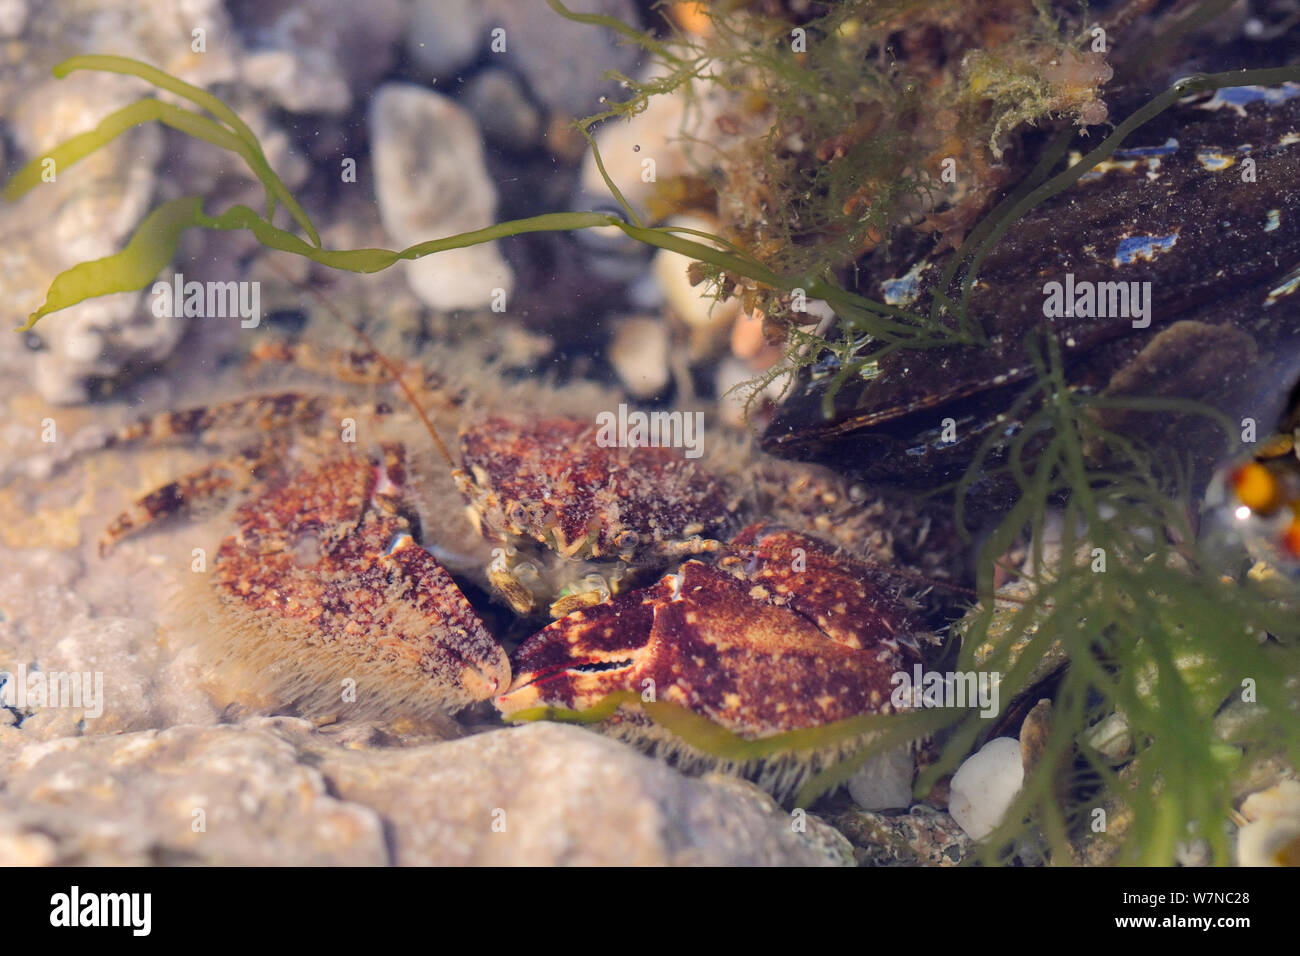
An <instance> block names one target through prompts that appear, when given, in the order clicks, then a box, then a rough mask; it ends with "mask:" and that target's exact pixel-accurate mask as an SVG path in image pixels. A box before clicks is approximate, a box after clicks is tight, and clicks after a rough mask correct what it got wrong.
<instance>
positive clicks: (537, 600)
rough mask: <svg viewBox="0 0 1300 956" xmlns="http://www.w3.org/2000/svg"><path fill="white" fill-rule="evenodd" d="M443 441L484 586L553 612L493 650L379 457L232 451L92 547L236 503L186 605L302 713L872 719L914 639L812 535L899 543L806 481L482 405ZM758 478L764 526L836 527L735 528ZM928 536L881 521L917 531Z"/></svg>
mask: <svg viewBox="0 0 1300 956" xmlns="http://www.w3.org/2000/svg"><path fill="white" fill-rule="evenodd" d="M322 402H325V400H324V399H320V398H309V397H307V396H303V395H298V396H289V395H280V396H274V397H263V398H257V399H247V400H243V401H242V402H235V403H231V405H230V406H229V407H227V408H226V409H224V410H214V409H206V410H194V411H189V412H171V413H166V414H165V415H163V416H159V417H158V418H155V419H153V420H152V422H151V423H149V424H143V423H142V424H137V425H135V426H132V428H130V429H128V430H127V431H125V432H123V433H122V440H127V439H135V440H140V439H142V438H147V437H150V436H152V437H158V436H164V435H166V436H173V435H176V434H180V433H183V432H185V431H189V432H198V431H201V430H202V429H204V428H206V427H209V426H211V425H212V423H213V422H214V421H218V420H224V421H233V420H240V421H244V422H249V421H255V422H257V423H258V425H259V427H263V428H264V427H266V426H267V424H268V422H272V423H274V424H275V425H277V426H283V427H288V425H289V424H291V423H296V425H295V427H301V424H302V422H303V421H305V420H311V419H312V418H313V417H315V416H318V415H319V414H321V409H322V407H323V406H322ZM326 404H328V403H326ZM375 411H376V412H377V414H379V415H380V416H383V415H387V414H390V413H391V410H390V409H389V408H388V407H387V406H384V405H377V406H376V408H375ZM110 444H111V442H110ZM310 444H311V443H310V442H308V443H306V445H307V446H309V445H310ZM460 445H461V462H460V463H459V466H458V467H457V468H456V470H455V472H454V475H453V479H454V482H455V485H456V487H457V488H458V490H459V491H460V493H461V495H463V498H464V501H465V504H466V506H467V508H468V510H469V512H470V514H471V516H472V519H473V524H474V525H475V526H476V527H477V528H478V529H479V531H480V532H481V533H482V535H483V536H484V537H485V538H486V539H487V540H488V544H489V545H491V546H494V556H493V559H492V562H491V563H490V564H489V566H488V568H487V570H486V573H485V578H486V581H487V583H488V584H489V585H491V586H492V587H493V588H494V589H495V590H496V591H497V592H498V594H499V596H500V597H501V598H502V600H503V602H504V603H506V604H508V605H509V606H510V607H511V608H512V610H513V612H514V613H515V614H518V615H521V616H522V620H523V621H528V620H533V619H534V618H533V615H534V612H535V610H536V609H537V608H539V607H545V606H547V598H548V597H551V598H555V599H554V600H552V601H550V602H549V607H550V611H551V614H552V616H553V617H554V618H556V619H555V620H554V621H553V622H552V623H551V624H549V625H547V626H544V627H542V628H541V629H540V630H537V631H536V633H533V634H532V636H530V637H527V638H526V639H525V640H523V641H522V643H520V644H519V645H518V647H517V648H516V650H515V652H514V654H513V657H512V658H511V657H508V656H507V652H506V650H505V648H504V647H503V646H502V643H501V642H499V641H498V640H497V639H496V638H495V637H493V635H492V634H491V633H490V631H489V629H488V627H487V625H485V623H484V619H483V614H482V607H481V605H480V606H478V607H476V605H475V604H474V603H473V602H472V601H471V600H470V598H469V597H467V595H466V592H465V590H464V589H463V588H462V586H461V584H459V583H458V581H457V579H456V578H454V577H453V576H452V575H451V574H450V573H449V572H448V571H447V570H446V568H445V567H444V566H443V564H442V563H441V562H440V561H439V559H438V558H437V557H435V554H441V553H443V552H444V551H445V550H446V549H447V548H449V547H452V546H454V544H455V543H449V542H446V541H440V540H439V537H440V531H441V529H440V528H439V527H438V526H436V525H437V523H438V515H437V514H433V515H430V514H429V513H428V512H427V511H426V512H425V516H424V518H423V519H422V518H421V511H420V509H419V508H418V507H416V506H415V504H414V500H413V499H414V498H415V497H416V496H418V493H419V488H418V487H417V485H418V482H417V481H415V480H414V479H413V476H412V471H411V469H410V468H409V467H408V457H409V450H408V448H407V447H406V446H405V445H403V444H401V443H386V442H385V443H380V444H378V445H376V446H374V447H372V448H371V449H370V450H369V453H368V454H364V453H361V452H353V451H348V452H340V451H339V447H338V444H337V442H332V443H330V445H329V446H327V449H328V450H321V449H320V448H314V449H313V450H312V452H311V453H310V454H309V453H306V452H303V451H294V452H293V453H289V454H285V453H283V451H280V450H274V449H275V446H274V444H272V443H269V442H265V441H263V442H258V443H254V444H253V445H251V446H249V447H247V448H245V449H244V450H243V451H241V452H240V453H239V454H237V455H236V456H235V457H234V458H233V459H228V460H226V461H224V462H222V463H219V464H217V465H213V466H209V467H207V468H205V469H202V470H201V471H199V472H196V473H195V474H193V475H190V476H187V477H185V478H182V479H178V480H177V481H174V482H171V483H169V484H168V485H166V486H164V487H163V488H161V489H158V490H156V491H154V492H152V493H151V494H149V495H146V496H144V497H143V498H141V499H140V500H139V501H138V502H137V503H136V505H135V506H134V507H133V508H132V509H130V510H129V511H127V512H125V513H124V514H123V515H122V516H120V517H119V518H118V519H116V520H115V521H114V522H113V523H112V525H111V526H110V528H109V530H108V532H107V534H106V536H105V547H106V548H111V547H112V546H114V545H115V544H116V543H117V542H118V541H120V540H121V539H122V538H124V537H126V536H128V535H131V534H133V533H135V532H137V531H139V530H141V529H143V528H144V527H147V526H148V525H150V524H152V523H153V522H155V521H157V520H159V519H161V518H164V517H166V516H168V515H171V514H175V513H177V512H180V511H183V510H186V509H187V508H189V507H191V506H192V505H193V504H194V503H195V500H196V499H197V498H202V497H205V496H210V495H218V496H220V495H224V494H227V493H230V492H233V491H239V492H241V493H244V494H246V495H247V498H246V500H245V501H244V503H243V504H241V505H239V506H238V507H237V508H235V510H234V511H233V530H231V531H230V532H229V533H228V534H226V535H225V537H224V539H223V540H222V542H221V544H220V547H219V548H218V550H217V555H216V559H215V562H214V567H213V569H212V573H211V574H210V575H208V576H206V577H204V578H202V580H201V581H200V583H199V584H198V585H197V590H198V591H199V592H200V596H199V597H197V598H192V599H191V600H192V602H197V606H199V607H201V609H202V611H203V612H204V613H206V614H207V615H208V618H207V619H208V620H209V621H211V622H212V624H213V625H214V627H213V628H212V631H211V640H210V642H209V643H210V644H211V645H212V651H213V655H214V656H215V657H216V658H217V659H218V660H217V662H216V663H217V664H218V665H219V666H218V670H220V669H221V668H223V667H224V668H226V669H227V670H234V671H237V672H239V674H240V675H242V676H241V678H240V679H239V680H237V681H235V682H234V683H235V684H237V685H239V686H241V687H252V688H255V689H256V693H254V694H252V695H251V697H252V703H253V704H254V705H255V706H258V707H260V708H263V709H273V710H274V709H290V710H294V711H297V712H299V713H304V714H311V715H315V716H318V717H322V718H345V717H360V718H365V719H381V720H394V719H408V718H412V717H419V716H421V715H428V714H430V713H445V712H446V711H455V710H457V709H459V708H462V707H464V706H466V705H468V704H471V703H474V702H477V701H489V700H491V701H493V702H494V703H495V705H496V707H497V709H498V710H499V711H500V712H501V713H503V714H506V715H511V714H517V713H518V712H519V711H521V710H523V709H526V708H528V707H530V706H536V705H550V706H556V707H563V708H567V709H571V710H579V711H581V710H584V709H587V708H589V707H590V706H591V705H593V704H594V703H596V702H598V701H600V700H601V699H603V698H605V697H607V696H608V695H609V694H611V693H612V692H615V691H619V690H626V689H635V690H636V691H637V693H638V694H640V693H643V692H644V691H645V690H646V688H647V687H648V686H653V687H654V691H653V692H652V694H651V697H649V698H646V699H655V700H662V701H667V702H670V703H672V704H675V705H677V706H679V707H681V708H685V709H686V710H688V711H690V712H692V713H693V714H696V715H699V716H701V717H704V718H706V719H707V720H709V721H711V722H713V723H714V724H717V725H720V726H721V727H723V728H725V729H726V730H727V731H729V732H731V733H733V734H735V735H738V736H740V737H744V738H747V739H757V738H762V737H767V736H771V735H774V734H780V733H783V732H786V731H790V730H797V729H805V728H811V727H818V726H822V725H825V724H829V723H834V722H837V721H840V720H844V719H846V718H849V717H854V716H858V715H862V714H870V713H885V712H889V711H890V709H891V704H890V696H891V689H892V685H891V675H892V674H894V673H895V672H898V671H900V670H904V669H908V668H910V667H911V666H912V664H913V663H914V662H915V661H917V660H919V659H920V658H919V650H918V641H919V640H922V639H924V637H925V636H926V635H925V627H924V625H923V623H922V622H921V619H920V616H919V615H918V613H917V609H916V605H915V603H914V602H912V601H911V600H910V599H909V598H908V597H907V596H905V595H904V591H905V590H906V589H907V584H906V583H904V582H902V581H900V580H898V579H897V578H894V577H892V576H891V574H890V572H888V571H885V570H882V569H880V568H879V567H875V566H873V565H871V564H870V563H869V560H868V559H865V557H864V556H855V555H852V554H850V553H849V552H848V551H846V550H845V549H844V548H843V547H841V546H840V544H839V543H838V541H833V540H828V539H835V538H838V539H840V540H843V539H845V538H852V539H856V540H858V541H859V542H861V543H862V545H863V546H864V548H865V550H871V546H872V545H874V546H875V556H876V557H877V558H880V557H883V558H886V559H889V558H894V557H895V555H894V554H893V553H892V552H891V550H890V546H891V544H893V543H897V544H898V546H899V548H900V549H903V550H905V549H906V547H907V545H904V544H903V543H902V539H903V538H904V537H905V536H906V535H907V532H906V531H905V530H904V528H903V527H900V526H898V521H897V520H896V516H895V515H892V514H888V513H887V510H886V509H877V510H875V511H873V510H872V509H871V508H870V507H868V506H867V504H866V503H865V502H863V501H861V500H860V499H859V500H858V501H856V502H855V501H854V500H852V499H853V497H854V496H853V495H851V494H850V493H849V491H848V489H847V486H846V485H844V484H843V483H842V482H840V481H839V479H837V478H836V477H835V476H834V475H833V474H832V473H830V472H828V471H826V470H825V469H820V468H819V467H818V466H803V465H791V464H788V463H773V464H772V465H770V466H767V467H768V468H769V469H773V468H774V469H775V470H767V471H764V470H763V468H755V469H754V470H753V471H752V472H751V473H750V474H749V475H747V476H746V477H747V478H748V479H749V481H747V482H746V483H744V485H743V486H741V485H740V483H739V482H736V481H735V480H734V479H732V480H730V481H728V480H726V479H724V477H722V476H720V475H718V474H715V473H714V472H712V471H711V470H710V469H709V467H707V466H706V465H704V464H701V463H699V462H695V461H691V460H689V459H687V458H685V457H683V456H682V455H681V453H680V450H676V449H669V448H647V447H632V448H628V447H603V446H602V445H601V444H600V443H598V442H596V441H595V440H594V429H593V427H592V425H591V422H590V420H588V419H581V418H576V417H544V416H521V415H513V416H503V415H492V416H489V417H487V418H485V419H482V420H480V421H479V422H478V423H476V424H474V425H471V426H469V427H466V428H464V429H463V430H462V434H461V441H460ZM298 447H299V446H298V445H295V448H298ZM304 447H305V446H304ZM760 479H761V480H760ZM764 481H766V482H767V485H766V487H767V492H766V494H767V499H766V502H767V505H768V507H767V508H766V509H765V514H764V517H768V518H769V519H770V517H771V516H776V517H778V518H781V519H785V520H787V521H789V520H790V519H796V520H797V519H798V517H799V516H800V515H804V516H816V517H820V518H822V519H826V518H827V517H828V516H831V517H834V516H837V515H842V516H843V519H842V520H838V519H837V520H836V521H835V522H833V523H832V522H828V521H826V520H823V521H821V522H818V521H817V520H807V521H805V522H804V526H805V528H806V529H807V530H814V529H817V530H821V531H822V532H826V531H829V532H830V533H829V534H828V535H827V536H826V537H817V536H814V535H813V534H809V533H807V531H806V530H797V529H794V528H789V529H787V528H784V527H780V526H779V525H775V524H772V523H771V522H770V520H769V522H768V523H757V524H756V523H754V522H753V521H752V518H753V517H754V513H753V504H754V502H753V500H752V498H753V494H752V490H753V487H755V486H763V482H764ZM737 487H743V488H744V489H745V490H744V491H737V490H736V489H737ZM911 517H912V518H917V517H918V516H917V515H912V516H911ZM929 520H930V519H929V518H928V517H927V518H926V519H925V521H924V522H921V521H919V520H918V521H916V522H910V521H909V522H907V523H906V524H907V527H908V528H909V529H910V530H911V531H915V530H916V529H917V528H918V527H922V528H924V529H925V530H923V531H922V532H921V537H922V538H924V537H925V534H926V533H927V532H929V531H930V529H931V525H930V524H929ZM819 524H820V525H822V527H821V528H820V529H819V528H818V525H819ZM737 528H739V529H740V530H739V531H735V529H737ZM728 532H734V533H731V534H730V535H728ZM574 582H576V584H575V583H574ZM557 589H558V590H557ZM191 590H195V589H194V588H191ZM471 591H473V593H475V595H478V592H477V591H474V589H471ZM557 595H558V597H557ZM534 629H535V628H534ZM525 633H527V631H525ZM507 643H508V642H507ZM647 682H648V683H647ZM228 684H229V682H228ZM245 696H246V697H248V696H250V695H245ZM634 711H635V708H624V709H621V710H620V711H619V713H618V714H617V715H616V716H614V717H612V718H611V719H610V720H608V721H606V726H607V727H609V728H611V729H614V730H615V732H617V733H619V734H620V735H622V736H624V737H630V738H632V739H635V740H637V741H638V742H640V743H643V744H647V743H648V744H651V745H655V746H659V747H660V748H661V749H662V744H663V742H664V735H663V734H662V733H661V732H659V731H658V730H656V729H655V728H653V727H652V725H651V723H650V722H649V721H647V720H645V719H644V715H637V714H635V713H634Z"/></svg>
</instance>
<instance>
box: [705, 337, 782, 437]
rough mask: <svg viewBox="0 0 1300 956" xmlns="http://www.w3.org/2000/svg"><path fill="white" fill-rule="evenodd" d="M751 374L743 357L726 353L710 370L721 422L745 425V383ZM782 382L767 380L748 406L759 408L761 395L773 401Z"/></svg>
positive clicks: (779, 390) (778, 395) (779, 380)
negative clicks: (756, 397)
mask: <svg viewBox="0 0 1300 956" xmlns="http://www.w3.org/2000/svg"><path fill="white" fill-rule="evenodd" d="M754 378H755V373H754V370H753V369H752V368H750V367H749V363H748V362H746V361H744V360H743V359H738V358H736V357H735V356H733V355H728V356H725V357H724V358H723V359H722V360H721V361H719V362H718V368H717V370H716V371H715V372H714V373H713V388H714V391H715V392H716V393H717V396H718V417H719V418H720V419H721V420H722V422H723V423H724V424H726V425H730V426H731V427H733V428H744V427H746V426H747V424H748V423H747V422H746V420H745V401H746V399H747V398H748V397H749V391H750V390H749V387H748V383H749V382H752V381H754ZM782 384H783V382H782V380H781V379H779V378H778V379H776V380H774V381H771V382H768V383H767V385H765V386H763V389H762V392H763V394H762V396H761V397H760V398H759V399H758V400H757V401H756V402H755V403H754V405H753V406H752V407H753V408H754V409H755V410H760V409H761V408H762V405H763V400H764V399H767V400H770V401H773V402H775V401H776V400H777V399H778V398H779V397H780V395H781V388H782ZM737 386H739V387H737ZM732 389H735V391H732Z"/></svg>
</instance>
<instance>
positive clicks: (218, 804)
mask: <svg viewBox="0 0 1300 956" xmlns="http://www.w3.org/2000/svg"><path fill="white" fill-rule="evenodd" d="M308 732H309V725H307V724H306V723H305V722H304V721H297V720H289V719H287V718H278V719H259V720H254V721H250V722H248V723H247V724H245V725H244V726H240V727H233V726H218V727H193V726H180V727H173V728H170V729H168V730H164V731H153V730H150V731H144V732H141V733H134V734H125V735H121V736H108V737H82V738H70V739H64V740H54V741H50V742H48V743H44V744H31V745H29V746H27V747H25V748H24V749H23V750H22V751H21V753H20V754H19V755H18V758H17V759H16V760H15V761H14V762H13V764H12V765H11V766H10V767H9V768H8V770H7V772H6V775H5V777H6V780H5V782H6V788H5V791H4V793H3V794H0V834H3V833H7V834H10V837H9V839H8V840H4V841H0V848H3V849H5V850H8V851H9V852H15V851H14V850H13V849H12V848H13V847H14V845H15V843H16V842H17V841H22V842H18V847H19V849H26V850H27V852H28V853H29V854H41V853H43V854H45V855H46V856H49V855H50V854H51V852H52V854H53V856H54V860H53V861H52V862H56V863H59V864H62V865H67V864H69V863H74V862H75V863H78V864H83V865H91V866H102V865H115V866H120V865H144V864H156V863H203V864H209V865H237V866H270V865H278V866H293V865H300V866H307V865H321V864H326V863H330V864H346V865H365V864H377V863H384V862H386V861H387V860H388V850H387V847H386V844H385V839H384V827H383V822H382V821H381V820H380V818H379V815H378V814H376V813H375V812H374V811H373V810H369V809H367V808H365V807H361V806H358V805H356V804H354V803H348V802H346V801H343V800H339V799H337V798H335V797H332V796H331V795H330V793H329V788H328V786H327V784H326V781H325V778H324V777H323V776H322V774H321V773H320V772H319V771H318V770H316V769H313V768H311V767H309V766H307V765H306V764H305V763H303V762H302V761H301V759H300V755H299V753H298V751H297V750H296V749H295V746H294V743H293V741H294V740H295V739H297V740H301V739H302V738H303V737H304V736H305V735H306V734H307V733H308ZM286 738H288V739H286ZM35 835H44V836H45V837H46V838H47V839H49V840H50V841H51V842H52V843H53V847H52V848H51V847H48V846H33V845H32V842H31V841H32V838H33V836H35Z"/></svg>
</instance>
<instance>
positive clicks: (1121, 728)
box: [1083, 713, 1133, 763]
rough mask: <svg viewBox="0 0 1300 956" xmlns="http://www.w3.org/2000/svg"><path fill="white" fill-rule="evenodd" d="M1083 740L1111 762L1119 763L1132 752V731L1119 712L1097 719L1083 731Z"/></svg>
mask: <svg viewBox="0 0 1300 956" xmlns="http://www.w3.org/2000/svg"><path fill="white" fill-rule="evenodd" d="M1083 742H1084V743H1085V744H1087V746H1089V747H1091V748H1093V749H1094V750H1096V751H1097V752H1098V753H1099V754H1101V755H1102V756H1103V757H1105V758H1106V759H1107V760H1110V761H1111V762H1113V763H1120V762H1121V761H1123V760H1126V759H1127V758H1128V757H1130V756H1131V755H1132V753H1133V733H1132V731H1130V730H1129V726H1128V721H1127V720H1126V719H1125V718H1124V715H1123V714H1120V713H1114V714H1110V715H1109V716H1107V717H1103V718H1102V719H1101V720H1099V721H1098V722H1097V723H1096V724H1095V725H1093V726H1092V727H1091V728H1089V729H1088V730H1087V731H1086V732H1085V733H1084V735H1083Z"/></svg>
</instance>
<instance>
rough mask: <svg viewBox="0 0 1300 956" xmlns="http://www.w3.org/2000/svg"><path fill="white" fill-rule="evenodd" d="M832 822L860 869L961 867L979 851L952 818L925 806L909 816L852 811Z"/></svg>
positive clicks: (909, 812) (905, 814)
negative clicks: (849, 846) (881, 867)
mask: <svg viewBox="0 0 1300 956" xmlns="http://www.w3.org/2000/svg"><path fill="white" fill-rule="evenodd" d="M831 822H832V823H833V824H834V825H835V827H836V828H837V829H838V830H839V831H840V832H841V833H843V834H844V835H845V836H846V837H848V839H849V841H850V842H851V843H852V844H853V845H854V847H855V850H854V855H855V856H856V857H857V861H858V864H859V865H860V866H957V865H959V864H960V863H961V862H962V861H963V860H965V859H966V858H967V857H969V856H970V855H971V854H972V853H973V852H974V849H975V845H974V843H972V842H971V839H970V837H968V836H967V835H966V834H965V833H963V832H962V829H961V827H959V826H957V824H956V823H955V822H953V819H952V817H950V816H949V815H948V814H946V813H944V812H943V811H942V810H936V809H934V808H933V807H929V806H926V805H924V804H917V805H916V806H914V807H912V808H911V809H910V810H909V811H908V812H907V813H894V814H890V813H879V812H875V811H866V810H851V811H849V812H847V813H842V814H840V815H839V816H836V817H834V818H833V819H832V821H831Z"/></svg>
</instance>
